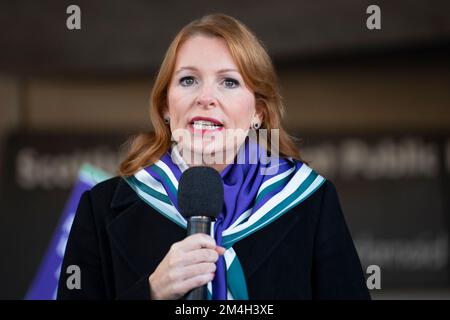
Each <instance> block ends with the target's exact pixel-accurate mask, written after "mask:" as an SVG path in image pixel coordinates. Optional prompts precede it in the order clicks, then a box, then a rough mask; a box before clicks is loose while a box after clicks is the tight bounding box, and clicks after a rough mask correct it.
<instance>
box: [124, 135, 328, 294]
mask: <svg viewBox="0 0 450 320" xmlns="http://www.w3.org/2000/svg"><path fill="white" fill-rule="evenodd" d="M264 154H266V153H265V149H264V148H263V147H261V146H260V145H258V144H257V143H255V142H252V141H251V140H249V139H248V138H247V139H246V141H245V143H243V144H242V146H241V148H240V149H239V151H238V153H237V156H236V157H235V161H234V162H233V163H231V164H228V165H227V166H226V167H225V169H224V170H223V171H222V172H221V173H220V175H221V177H222V180H223V186H224V204H223V209H222V212H221V213H220V214H219V216H218V218H217V219H216V221H214V222H213V223H212V227H211V236H212V237H213V238H214V239H215V240H216V244H217V245H220V246H222V247H224V248H225V249H226V251H225V254H224V255H223V256H220V257H219V260H218V261H217V269H216V276H215V277H214V279H213V281H212V282H210V283H208V286H207V287H208V298H209V299H213V300H227V299H228V300H234V299H238V300H248V292H247V285H246V280H245V276H244V272H243V269H242V267H241V264H240V262H239V259H238V257H237V255H236V253H235V251H234V250H233V244H235V243H236V242H237V241H240V240H242V239H244V238H245V237H247V236H249V235H251V234H252V233H253V232H256V231H258V230H259V229H261V228H264V227H265V226H267V225H268V224H270V223H271V222H273V221H275V220H276V219H278V218H279V217H281V216H282V215H283V214H284V213H286V212H288V211H289V210H290V209H292V208H293V207H294V206H296V205H298V204H299V203H301V202H302V201H304V200H305V199H306V198H308V197H309V196H310V195H311V194H312V193H314V192H315V191H316V190H317V189H318V188H319V187H320V186H321V185H322V183H323V182H324V181H325V179H324V178H323V177H322V176H320V175H318V174H317V173H316V172H315V171H314V170H312V169H311V168H310V167H308V166H307V165H306V164H304V163H302V162H300V161H296V160H293V159H292V158H281V157H279V158H278V157H277V158H276V161H275V158H266V159H265V160H264V161H261V159H264V158H263V157H262V156H261V157H259V155H264ZM255 155H256V159H255ZM187 168H188V165H187V164H186V162H184V160H183V158H182V156H181V155H180V153H179V151H178V148H177V146H176V145H175V144H174V145H172V147H171V148H170V150H169V151H168V152H166V153H165V154H164V155H163V156H162V157H161V158H160V160H159V161H158V162H156V163H154V164H153V165H150V166H148V167H146V168H144V169H141V170H140V171H138V172H137V173H136V174H134V175H133V176H130V177H127V178H126V181H127V182H128V184H129V185H130V186H131V188H132V189H133V190H134V191H135V192H136V193H137V195H138V196H139V197H140V198H141V199H142V200H143V201H144V202H145V203H147V204H148V205H149V206H151V207H152V208H154V209H155V210H156V211H157V212H159V213H160V214H162V215H163V216H164V217H166V218H167V219H169V220H171V221H172V222H174V223H176V224H177V225H179V226H180V227H182V228H185V229H186V227H187V221H186V219H185V218H184V217H183V216H182V215H181V214H180V212H179V210H178V201H177V190H178V181H179V180H180V177H181V174H182V173H183V171H184V170H186V169H187Z"/></svg>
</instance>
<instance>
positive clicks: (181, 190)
mask: <svg viewBox="0 0 450 320" xmlns="http://www.w3.org/2000/svg"><path fill="white" fill-rule="evenodd" d="M178 207H179V209H180V213H181V214H182V215H183V216H184V217H185V218H186V220H187V236H190V235H192V234H195V233H205V234H208V235H210V230H211V221H214V220H215V219H216V218H217V217H218V216H219V214H220V212H221V211H222V207H223V183H222V178H221V176H220V174H219V172H217V170H215V169H213V168H211V167H205V166H197V167H190V168H188V169H187V170H185V171H184V172H183V174H182V175H181V178H180V181H179V184H178ZM207 293H208V289H207V285H203V286H201V287H198V288H195V289H192V290H191V291H190V292H188V293H187V294H186V297H185V298H186V300H207V298H208V296H207Z"/></svg>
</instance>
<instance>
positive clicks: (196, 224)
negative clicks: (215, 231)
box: [186, 216, 211, 300]
mask: <svg viewBox="0 0 450 320" xmlns="http://www.w3.org/2000/svg"><path fill="white" fill-rule="evenodd" d="M210 232H211V217H207V216H193V217H190V218H188V221H187V235H188V236H190V235H192V234H195V233H205V234H207V235H210V234H211V233H210ZM186 300H208V287H207V285H206V284H205V285H203V286H201V287H198V288H194V289H192V290H191V291H189V292H188V293H187V294H186Z"/></svg>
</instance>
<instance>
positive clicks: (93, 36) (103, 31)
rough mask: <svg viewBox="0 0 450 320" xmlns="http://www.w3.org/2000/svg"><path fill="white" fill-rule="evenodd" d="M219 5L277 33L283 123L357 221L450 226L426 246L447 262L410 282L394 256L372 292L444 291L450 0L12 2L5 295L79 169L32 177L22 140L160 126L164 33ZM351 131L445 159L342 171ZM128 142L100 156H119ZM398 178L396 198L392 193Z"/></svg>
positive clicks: (100, 138)
mask: <svg viewBox="0 0 450 320" xmlns="http://www.w3.org/2000/svg"><path fill="white" fill-rule="evenodd" d="M70 4H77V5H78V6H79V7H80V8H81V27H82V28H81V30H68V29H67V28H66V19H67V17H68V14H67V13H66V8H67V7H68V6H69V5H70ZM371 4H376V5H378V6H379V7H380V8H381V30H368V29H367V27H366V19H367V18H368V16H369V15H368V14H367V13H366V9H367V7H368V6H369V5H371ZM213 12H223V13H227V14H230V15H232V16H234V17H236V18H238V19H240V20H241V21H242V22H244V23H245V24H246V25H247V26H249V27H250V28H251V29H252V30H253V31H254V32H255V33H256V34H257V35H258V37H259V38H260V39H261V40H262V41H263V43H264V44H265V45H266V47H267V49H268V51H269V53H270V55H271V56H272V58H273V60H274V63H275V66H276V69H277V71H278V75H279V78H280V83H281V86H282V92H283V96H284V99H285V104H286V115H287V116H286V118H285V119H284V123H285V125H286V127H287V128H288V130H289V131H290V132H291V133H292V134H294V135H296V136H298V137H300V138H303V140H304V143H303V147H304V154H305V157H306V158H307V159H308V160H310V161H311V164H312V166H313V167H314V166H315V165H316V166H317V168H318V170H319V171H321V172H325V173H327V172H329V175H328V176H327V177H330V178H331V179H332V180H333V181H336V185H337V186H338V191H339V192H340V195H341V200H342V202H343V208H344V211H345V212H346V218H347V220H348V222H349V225H350V227H351V231H352V234H353V235H354V236H355V237H356V238H358V236H361V237H360V238H358V239H360V240H361V239H365V238H364V237H363V235H367V233H369V234H370V233H371V232H372V231H373V234H371V236H375V237H376V235H377V234H378V235H380V234H383V232H385V230H386V229H384V227H385V226H386V225H390V227H387V229H389V230H391V231H389V232H388V233H386V234H384V237H385V239H393V238H395V237H396V235H397V236H398V237H397V238H398V239H397V240H396V241H399V239H400V240H405V239H413V240H414V239H415V238H414V237H415V235H417V236H418V237H419V238H420V239H422V240H423V239H428V240H430V241H431V242H432V243H434V242H433V241H436V243H437V242H439V241H441V242H439V243H438V245H437V246H438V247H439V248H437V249H436V247H434V246H433V245H432V246H431V247H430V248H432V250H437V251H439V250H440V251H439V253H437V255H439V259H440V260H439V263H438V264H439V265H438V266H433V267H429V268H428V269H427V268H425V269H423V270H422V269H420V267H417V268H418V269H416V270H409V271H411V276H410V277H411V282H410V283H409V281H408V278H407V277H408V276H407V275H405V272H406V271H405V270H402V269H401V268H400V267H399V265H398V264H397V265H396V266H395V265H394V266H391V267H392V269H391V270H392V272H391V273H390V274H391V275H390V276H389V271H388V273H387V276H386V277H387V278H386V279H387V280H386V282H382V284H384V285H383V287H382V289H381V290H373V291H372V295H373V297H374V298H385V299H389V298H449V297H450V290H449V282H448V280H449V277H448V276H449V268H448V227H449V225H450V224H449V214H450V212H449V202H448V196H449V194H448V191H449V190H450V189H449V188H448V185H449V184H448V172H449V168H450V160H449V159H450V144H449V143H448V141H449V140H448V138H450V135H449V133H450V131H449V129H450V90H449V89H450V68H449V67H450V60H449V58H448V57H449V56H450V55H449V53H450V19H449V17H450V3H449V2H448V1H438V0H434V1H423V0H415V1H404V0H402V1H395V2H393V1H377V2H372V1H358V0H345V1H339V2H335V1H325V0H317V1H314V2H311V1H303V0H301V1H268V0H263V1H239V2H232V1H214V3H212V2H211V1H185V2H183V1H164V2H150V1H138V0H131V1H114V2H112V1H95V2H93V1H75V2H73V1H70V2H69V1H39V2H37V1H26V0H21V1H1V2H0V30H1V32H0V48H1V50H0V167H1V168H2V169H1V171H0V181H1V182H2V185H1V190H2V196H0V200H1V201H2V202H3V205H2V207H3V208H7V209H8V210H6V209H2V210H1V211H0V212H1V213H0V222H1V224H0V228H1V229H2V230H1V231H2V234H3V236H2V240H3V241H2V244H1V245H0V247H1V249H2V250H1V251H2V252H5V253H6V255H3V257H2V258H1V266H0V268H1V271H2V272H0V278H2V280H0V281H1V282H2V283H3V286H1V285H0V288H1V289H0V298H19V299H20V298H22V297H23V296H24V294H25V292H26V290H27V288H28V286H29V284H30V281H31V280H32V278H33V276H34V273H35V271H36V268H37V265H38V264H39V261H40V259H41V258H42V255H43V254H44V252H45V249H46V246H47V244H48V241H49V239H50V237H51V234H52V232H53V230H54V227H55V225H56V222H57V220H58V217H59V214H60V210H62V206H63V204H64V199H65V197H67V195H68V194H69V191H70V183H69V184H66V185H64V186H59V187H58V186H47V188H46V187H44V186H43V185H39V183H37V182H36V183H35V185H34V187H33V188H35V189H33V188H32V187H28V188H26V187H24V186H23V185H21V184H20V182H18V176H20V173H18V172H19V170H20V169H18V168H19V167H20V163H21V162H20V159H19V157H18V154H20V152H19V151H20V148H22V147H26V146H27V147H30V146H31V147H33V146H34V148H35V150H47V151H46V152H48V153H49V154H50V153H53V154H57V153H58V151H57V149H58V148H57V147H56V145H61V148H60V150H66V151H65V152H66V154H67V152H68V151H67V150H75V149H80V150H81V149H83V148H85V149H86V150H87V149H89V148H92V147H93V145H95V143H98V144H103V145H108V146H109V147H110V150H109V151H108V152H110V151H111V150H113V151H111V152H112V153H114V150H119V147H120V145H121V144H122V143H123V142H125V141H126V139H127V138H128V137H129V136H130V135H131V134H135V133H138V132H140V131H142V130H149V129H151V126H150V122H149V118H148V104H149V94H150V90H151V87H152V83H153V79H154V76H155V72H156V71H157V68H158V66H159V63H160V62H161V59H162V57H163V55H164V52H165V50H166V48H167V47H168V45H169V43H170V41H171V40H172V38H173V36H174V35H175V34H176V32H177V31H178V30H179V29H180V28H181V27H182V26H183V25H185V24H186V23H188V22H189V21H191V20H193V19H194V18H198V17H201V16H202V15H203V14H206V13H213ZM349 139H350V140H349ZM352 139H353V140H354V139H359V140H358V141H360V142H361V141H362V143H366V144H367V146H369V147H368V148H372V147H373V148H377V146H379V144H380V143H383V141H384V142H385V141H391V142H392V141H393V143H394V144H395V143H397V144H401V143H402V142H403V141H405V139H415V141H416V142H417V141H419V142H418V145H420V144H421V143H422V142H423V143H424V144H430V145H432V146H436V148H437V150H438V151H437V153H438V156H439V160H436V161H438V162H439V163H437V164H436V166H437V167H439V168H438V169H437V170H438V171H436V172H434V173H430V175H428V176H427V174H424V175H422V176H417V177H416V176H414V177H397V178H395V179H397V180H395V179H394V180H395V181H394V180H392V178H389V179H384V180H383V178H381V179H380V180H381V181H378V180H377V181H374V180H375V179H364V177H359V178H358V179H360V180H358V181H357V182H355V181H356V180H355V179H353V180H351V179H350V180H349V179H347V180H346V179H345V177H343V176H342V175H340V174H339V173H336V172H335V173H333V172H331V171H330V170H331V169H330V168H332V164H330V163H327V162H326V161H324V158H323V157H327V150H328V151H329V150H330V146H331V150H334V151H331V152H332V154H335V151H336V150H338V149H339V146H341V145H342V143H343V142H348V141H353V140H352ZM88 140H91V143H92V144H89V141H88ZM408 141H409V140H408ZM327 146H328V149H327ZM39 148H40V149H39ZM52 148H54V149H52ZM65 148H66V149H65ZM333 148H334V149H333ZM336 148H338V149H336ZM373 148H372V149H370V150H374V149H373ZM58 150H59V149H58ZM339 150H340V149H339ZM308 152H309V153H308ZM333 152H334V153H333ZM44 153H45V152H44ZM328 154H329V153H328ZM116 156H117V155H112V156H111V158H113V157H116ZM120 156H121V155H118V156H117V157H116V158H114V161H112V163H110V166H108V167H106V168H105V167H104V168H103V169H105V170H109V171H111V169H114V165H115V164H116V163H117V162H118V161H119V159H120ZM18 159H19V160H18ZM89 159H91V158H89V156H87V160H89ZM325 160H326V159H325ZM104 163H105V162H104V161H103V162H102V161H99V163H98V164H99V166H102V164H104ZM330 165H331V167H330ZM50 167H51V164H50ZM38 168H39V167H38V166H36V169H33V170H39V169H38ZM327 170H328V171H327ZM443 177H444V178H443ZM409 178H411V179H412V180H408V179H409ZM402 179H403V180H402ZM421 179H422V180H421ZM11 184H16V185H15V187H14V188H12V189H13V190H14V192H13V191H11V188H10V186H11ZM389 185H390V186H394V187H395V188H394V189H393V190H392V192H393V193H395V194H396V197H395V199H394V198H392V199H390V200H386V201H387V202H386V205H385V206H383V195H386V193H387V192H388V191H387V189H384V187H385V186H389ZM360 186H362V187H360ZM408 186H410V187H411V188H412V189H411V190H412V191H411V192H410V193H408ZM364 188H365V189H364ZM387 188H388V187H387ZM340 190H342V191H340ZM357 190H366V191H367V192H366V193H365V194H357V193H356V191H357ZM33 192H35V193H34V194H33ZM52 192H54V193H53V195H57V196H56V198H54V199H57V200H55V201H54V203H52V204H49V202H48V198H46V195H45V194H47V197H48V195H49V194H52ZM13 193H14V194H13ZM375 193H376V194H377V196H376V197H375V196H374V197H372V198H371V197H370V196H371V195H374V194H375ZM424 193H425V195H427V197H424V199H423V200H420V201H419V200H417V201H419V202H417V203H415V205H414V206H412V207H413V208H410V207H407V206H405V204H407V203H408V201H409V200H408V199H415V198H416V197H415V195H417V194H424ZM428 195H429V196H428ZM386 196H387V195H386ZM356 197H358V199H356ZM398 197H400V198H401V200H398V199H399V198H398ZM387 198H389V197H387ZM387 198H386V199H387ZM23 199H28V200H27V201H25V202H26V203H25V204H24V203H22V204H19V203H20V202H21V200H23ZM361 199H362V200H361ZM364 201H366V202H364ZM395 201H398V203H393V202H395ZM429 202H432V203H434V204H431V205H430V204H429ZM45 204H47V206H45ZM372 205H374V206H375V207H374V208H375V209H373V210H365V208H366V207H367V206H372ZM377 206H378V207H377ZM46 208H47V209H46ZM390 208H396V210H391V209H390ZM427 208H428V209H427ZM397 209H398V210H397ZM389 210H391V211H389ZM414 210H416V211H414ZM396 214H398V215H399V217H401V218H399V219H398V220H396V219H395V217H394V216H395V215H396ZM391 218H392V220H390V219H391ZM421 219H422V220H421ZM30 221H33V225H31V226H30ZM427 221H428V222H430V221H431V222H430V225H427V223H426V222H427ZM375 225H377V226H376V227H375ZM409 225H410V226H411V227H410V228H409V227H408V226H409ZM421 226H422V227H423V230H422V229H420V227H421ZM390 228H391V229H390ZM374 230H378V231H379V232H378V231H377V232H375V231H374ZM396 230H398V234H397V233H396V232H397V231H396ZM420 239H419V240H420ZM442 239H443V240H442ZM8 240H9V241H8ZM366 240H367V239H366ZM442 241H443V242H442ZM367 243H368V242H367V241H366V242H363V240H361V241H360V242H359V245H357V247H358V251H359V252H360V255H362V256H364V258H363V257H362V259H363V264H365V265H368V264H369V260H370V257H369V255H370V252H372V251H371V250H372V249H374V248H373V247H371V244H370V243H369V244H367ZM379 244H380V243H378V245H379ZM30 246H32V248H33V249H32V250H31V249H30ZM363 250H366V253H365V254H364V253H361V252H362V251H363ZM388 250H391V251H392V250H394V251H393V252H394V254H395V252H396V251H395V249H394V248H392V247H390V249H388ZM24 252H25V255H26V257H24ZM418 252H420V251H418ZM391 254H392V253H391ZM378 258H380V257H379V256H378ZM365 259H368V260H365ZM380 259H381V258H380ZM430 259H432V257H431V258H430ZM436 259H437V258H436ZM383 261H388V259H387V258H386V257H385V259H384V260H383ZM373 262H374V261H372V260H370V263H373ZM375 262H376V261H375ZM380 267H381V270H382V281H383V279H384V278H383V265H380ZM389 268H390V267H387V269H389ZM396 268H397V269H396ZM433 268H434V269H433ZM398 274H403V276H404V278H403V279H402V280H401V281H396V278H397V275H398ZM406 274H407V272H406Z"/></svg>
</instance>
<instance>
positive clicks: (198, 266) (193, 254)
mask: <svg viewBox="0 0 450 320" xmlns="http://www.w3.org/2000/svg"><path fill="white" fill-rule="evenodd" d="M224 252H225V248H223V247H220V246H217V245H216V241H215V240H214V239H213V238H212V237H211V236H209V235H206V234H202V233H197V234H193V235H191V236H189V237H187V238H185V239H184V240H182V241H179V242H176V243H174V244H173V245H172V246H171V247H170V250H169V252H167V254H166V256H165V257H164V259H163V260H162V261H161V263H160V264H159V265H158V267H157V268H156V270H155V271H154V272H153V273H152V274H151V275H150V277H149V283H150V291H151V292H150V294H151V298H152V299H154V300H159V299H171V300H174V299H179V298H180V297H182V296H184V295H185V294H186V293H187V292H189V291H191V290H192V289H194V288H197V287H201V286H203V285H205V284H207V283H208V282H210V281H211V280H212V279H213V278H214V272H215V271H216V264H215V263H216V261H217V260H218V259H219V255H223V254H224Z"/></svg>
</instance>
